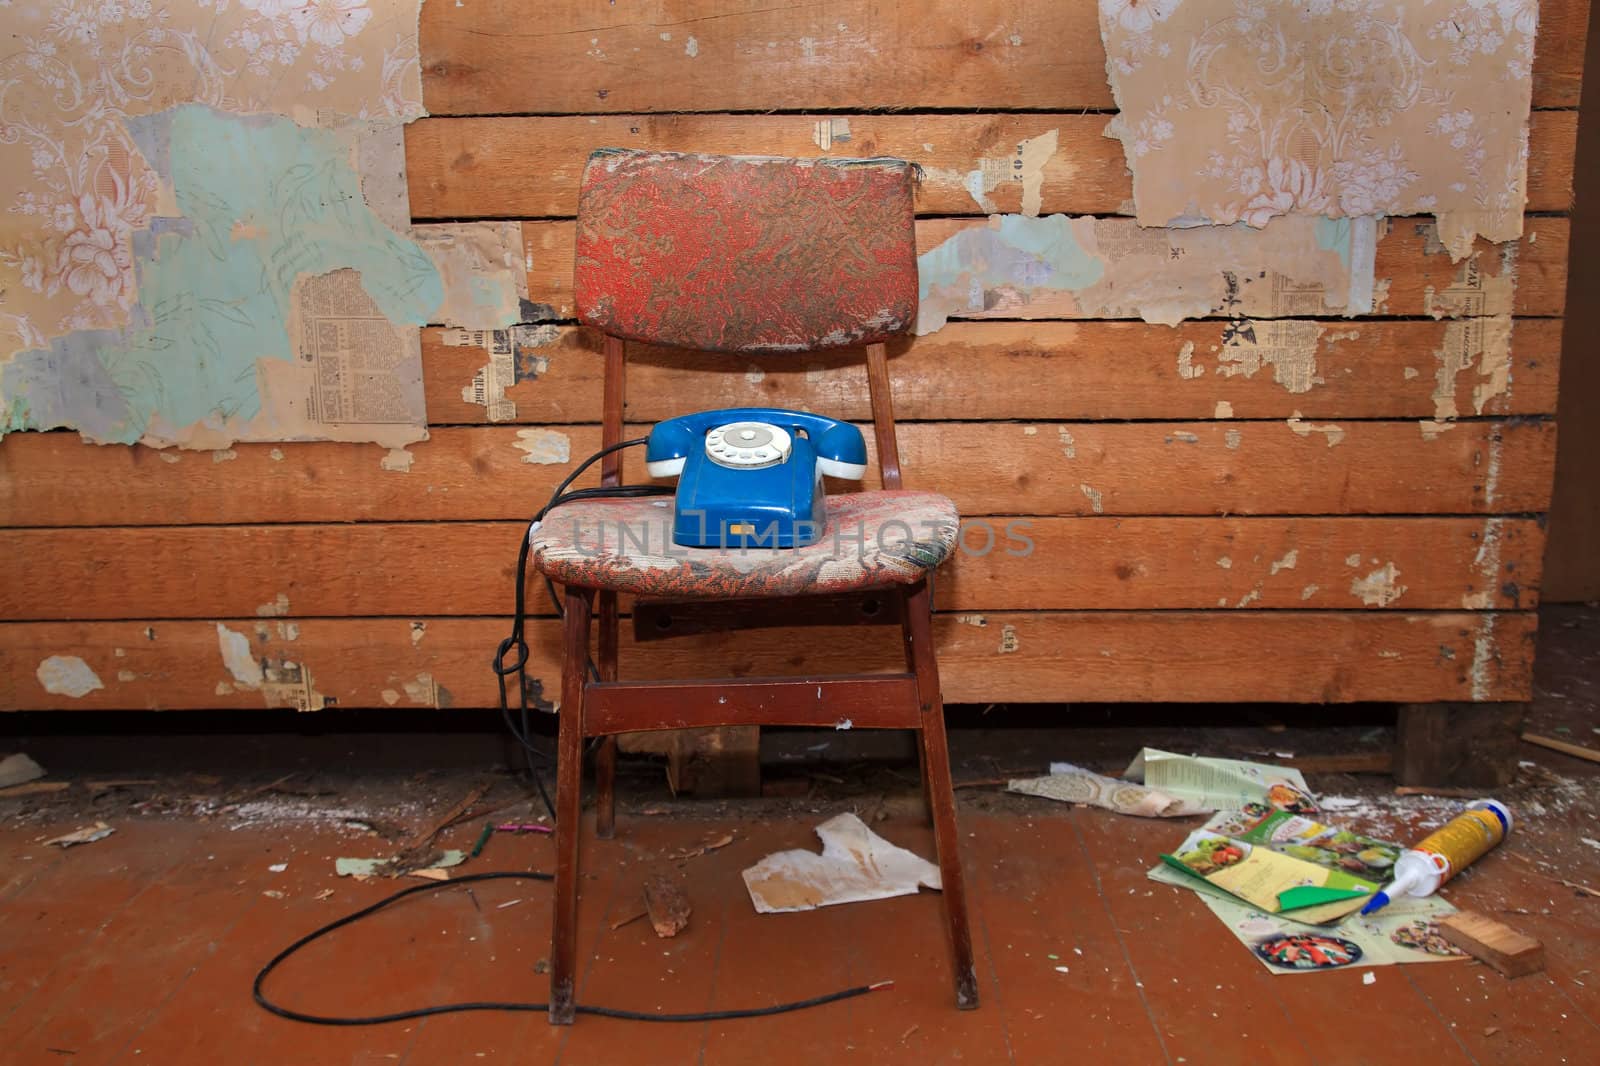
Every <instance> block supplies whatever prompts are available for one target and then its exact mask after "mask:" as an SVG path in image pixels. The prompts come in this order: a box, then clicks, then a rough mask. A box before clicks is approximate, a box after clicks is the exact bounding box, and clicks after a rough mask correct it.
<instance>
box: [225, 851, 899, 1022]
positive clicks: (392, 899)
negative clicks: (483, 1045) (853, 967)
mask: <svg viewBox="0 0 1600 1066" xmlns="http://www.w3.org/2000/svg"><path fill="white" fill-rule="evenodd" d="M499 880H522V881H550V880H553V878H552V877H551V876H550V875H549V874H547V873H539V872H537V871H531V872H528V873H512V872H499V873H483V874H467V875H465V876H462V877H453V878H451V879H450V880H448V881H435V882H430V883H428V884H425V885H414V886H412V887H410V888H404V889H401V890H400V891H399V892H396V893H395V894H394V895H392V896H385V897H384V898H383V899H380V900H379V901H378V902H376V903H374V904H371V905H370V906H366V907H363V908H361V909H360V910H358V911H354V912H353V913H350V914H347V915H345V916H344V917H343V918H339V919H336V920H334V921H331V922H329V923H328V924H327V925H324V926H322V927H321V928H318V929H313V930H312V931H311V932H309V933H307V934H306V935H305V936H303V937H301V938H300V939H299V940H296V941H295V942H294V943H292V944H290V945H289V946H288V947H286V948H284V949H283V950H282V951H280V952H278V954H276V955H274V956H273V958H272V961H271V962H269V963H267V964H266V965H265V966H263V967H262V968H261V969H260V971H258V972H257V973H256V979H255V982H254V983H253V984H252V985H251V986H250V992H251V995H253V996H254V997H255V1001H256V1003H257V1004H259V1005H260V1006H261V1008H262V1009H263V1010H265V1011H267V1012H269V1013H271V1014H276V1015H277V1016H278V1017H280V1018H287V1019H289V1020H290V1021H293V1022H305V1023H307V1024H309V1025H336V1026H353V1025H386V1024H388V1023H389V1022H404V1021H410V1020H411V1019H413V1018H426V1017H429V1016H431V1015H434V1014H459V1013H462V1012H464V1011H479V1010H491V1011H526V1012H534V1011H543V1010H549V1009H550V1005H549V1004H548V1003H522V1002H518V1001H515V1000H512V1001H508V1002H500V1001H496V1000H474V1001H469V1002H466V1003H442V1004H439V1005H438V1006H433V1007H413V1008H411V1009H410V1010H400V1011H391V1012H390V1013H388V1014H353V1015H339V1014H312V1013H310V1012H309V1011H300V1010H295V1009H294V1008H293V1007H284V1006H280V1005H279V1004H277V1003H274V1002H272V1001H271V1000H270V999H268V998H267V995H266V993H265V992H264V991H262V988H263V986H264V985H265V984H266V983H267V978H268V977H269V976H271V974H272V972H273V971H274V970H276V969H277V968H278V967H279V966H281V965H283V964H284V963H285V962H287V961H288V960H289V959H290V958H292V957H293V956H294V955H295V954H297V953H298V952H299V951H300V950H301V949H302V948H305V947H306V946H308V945H310V944H313V943H315V942H316V941H318V940H321V939H322V938H323V937H325V936H327V935H328V934H330V933H332V932H334V931H336V930H338V929H342V928H344V927H345V926H347V925H352V924H354V923H355V922H358V921H360V920H361V919H363V918H365V917H367V916H368V915H371V914H375V913H376V912H378V911H381V910H383V909H384V908H385V907H388V906H390V905H391V904H394V903H398V902H399V901H400V900H402V899H405V898H406V897H408V896H415V895H417V894H418V893H421V892H435V891H438V890H440V889H445V888H454V887H456V886H458V885H467V884H471V883H473V882H475V881H499ZM893 986H894V982H893V981H878V982H876V983H874V984H870V985H856V986H855V987H854V988H846V989H842V990H840V991H838V992H829V993H827V994H826V995H821V996H812V997H811V998H810V999H801V1000H795V1001H793V1002H791V1003H776V1004H773V1005H772V1006H770V1007H744V1008H740V1009H736V1010H712V1011H693V1012H689V1013H682V1014H655V1013H651V1012H649V1011H638V1010H625V1009H623V1008H621V1007H597V1006H590V1005H588V1004H583V1003H580V1004H578V1005H577V1006H576V1007H574V1008H573V1009H574V1010H576V1011H577V1013H579V1014H597V1015H600V1016H601V1017H605V1018H621V1019H623V1020H625V1021H635V1022H720V1021H732V1020H735V1019H738V1018H763V1017H766V1016H768V1015H772V1014H787V1013H789V1012H790V1011H797V1010H804V1009H806V1008H808V1007H820V1006H822V1005H823V1004H826V1003H837V1002H838V1001H839V1000H841V999H854V998H855V997H856V996H864V995H866V994H867V993H868V992H876V991H879V990H880V989H885V988H891V987H893Z"/></svg>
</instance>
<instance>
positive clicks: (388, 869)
mask: <svg viewBox="0 0 1600 1066" xmlns="http://www.w3.org/2000/svg"><path fill="white" fill-rule="evenodd" d="M466 859H467V853H466V852H464V851H458V850H456V849H454V848H452V849H451V850H449V851H446V852H443V853H441V854H440V856H439V858H437V859H435V860H434V861H432V862H430V863H428V866H427V868H426V869H412V870H407V869H403V868H401V867H399V866H397V864H396V860H397V856H390V857H389V858H386V859H348V858H340V859H335V860H333V872H334V873H336V874H338V875H339V876H340V877H354V878H356V879H357V880H358V881H359V880H365V879H366V878H368V877H395V876H398V875H400V874H402V873H410V874H415V875H416V876H418V877H429V878H432V879H433V880H435V881H439V880H443V879H444V878H443V877H440V876H437V874H436V871H442V870H444V869H445V868H446V867H450V866H460V865H461V864H462V863H463V862H465V861H466Z"/></svg>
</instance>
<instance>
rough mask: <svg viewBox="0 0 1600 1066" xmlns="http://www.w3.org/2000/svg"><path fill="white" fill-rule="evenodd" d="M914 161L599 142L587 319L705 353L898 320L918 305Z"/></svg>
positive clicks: (881, 326)
mask: <svg viewBox="0 0 1600 1066" xmlns="http://www.w3.org/2000/svg"><path fill="white" fill-rule="evenodd" d="M915 172H916V168H915V167H914V166H913V165H912V164H911V163H907V162H905V161H903V160H899V159H816V160H808V159H773V158H765V157H751V156H715V155H684V154H678V153H668V152H640V151H629V150H623V149H612V148H606V149H601V150H599V151H597V152H595V153H594V154H593V155H591V156H590V157H589V162H588V165H587V166H586V167H585V168H584V172H583V185H582V191H581V193H580V195H579V200H578V227H577V264H576V272H575V284H574V302H575V303H576V305H577V314H578V319H579V320H580V321H582V322H584V323H586V324H588V325H591V326H594V327H596V328H598V329H600V330H602V331H604V332H605V333H606V334H608V335H610V336H614V337H623V338H626V339H628V340H638V341H646V342H649V343H653V344H661V345H666V346H671V347H680V348H694V349H697V350H700V351H711V352H787V351H796V352H798V351H815V350H818V349H824V348H844V347H853V346H856V345H865V344H871V343H875V342H880V341H883V340H885V339H887V338H889V337H893V336H895V335H897V334H900V333H904V332H906V331H907V330H908V329H910V327H911V325H912V323H913V322H914V320H915V318H916V312H917V251H916V233H915V229H914V210H913V202H912V189H913V184H914V176H915Z"/></svg>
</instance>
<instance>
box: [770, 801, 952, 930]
mask: <svg viewBox="0 0 1600 1066" xmlns="http://www.w3.org/2000/svg"><path fill="white" fill-rule="evenodd" d="M816 833H817V836H818V837H819V838H820V839H821V840H822V853H821V854H820V855H819V854H817V853H816V852H811V851H802V850H800V849H798V848H796V849H795V850H792V851H780V852H776V853H774V854H772V855H768V856H767V857H766V858H764V859H762V860H761V861H760V862H758V863H756V864H755V865H754V866H752V867H750V868H749V869H747V870H745V871H744V883H745V887H746V888H748V889H749V891H750V901H751V902H752V903H754V904H755V908H756V910H757V911H760V912H761V913H763V914H775V913H781V912H784V911H804V910H811V909H812V908H814V907H830V906H833V905H835V904H839V903H859V902H862V901H865V900H870V899H888V898H890V897H891V896H909V895H914V894H915V893H916V891H917V889H918V888H919V887H922V886H927V887H928V888H934V889H937V888H939V887H940V881H939V868H938V867H937V866H935V865H934V864H933V863H931V862H929V861H928V860H927V859H924V858H922V857H921V856H920V855H916V854H914V853H912V852H910V851H907V850H906V849H905V848H901V847H897V846H896V845H894V844H891V843H889V842H888V841H887V840H885V839H883V838H882V837H880V836H879V835H878V834H876V833H874V832H873V831H872V830H871V829H868V828H867V825H866V823H865V822H863V821H862V820H861V819H860V818H857V817H856V816H855V815H854V814H841V815H838V816H837V817H834V818H830V819H828V820H827V821H826V822H823V823H822V824H821V825H819V826H817V827H816Z"/></svg>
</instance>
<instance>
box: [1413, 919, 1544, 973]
mask: <svg viewBox="0 0 1600 1066" xmlns="http://www.w3.org/2000/svg"><path fill="white" fill-rule="evenodd" d="M1439 932H1440V934H1441V935H1443V936H1444V938H1445V939H1446V940H1448V941H1449V942H1450V943H1452V944H1454V945H1455V946H1456V947H1458V948H1460V949H1461V950H1462V951H1465V952H1466V953H1467V954H1468V955H1471V956H1472V957H1473V958H1475V959H1477V960H1479V961H1480V962H1485V963H1488V964H1489V965H1490V966H1492V967H1494V969H1496V970H1498V971H1499V972H1500V973H1501V974H1502V975H1503V976H1506V977H1525V976H1527V975H1528V974H1530V973H1538V972H1539V971H1540V970H1543V969H1544V945H1543V944H1541V943H1539V942H1538V941H1537V940H1535V939H1533V937H1531V936H1524V935H1523V934H1522V933H1519V932H1517V931H1516V930H1515V929H1512V928H1511V927H1510V926H1508V925H1505V924H1503V923H1501V922H1497V921H1495V920H1494V919H1493V918H1487V917H1485V916H1484V915H1481V914H1477V913H1475V912H1473V911H1461V912H1459V913H1457V914H1452V915H1450V916H1449V917H1448V918H1441V919H1439Z"/></svg>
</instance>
